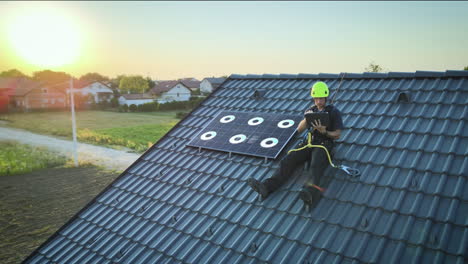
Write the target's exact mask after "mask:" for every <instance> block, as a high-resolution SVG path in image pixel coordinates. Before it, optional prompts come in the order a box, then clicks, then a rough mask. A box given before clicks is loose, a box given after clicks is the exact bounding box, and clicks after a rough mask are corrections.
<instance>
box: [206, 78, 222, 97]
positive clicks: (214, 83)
mask: <svg viewBox="0 0 468 264" xmlns="http://www.w3.org/2000/svg"><path fill="white" fill-rule="evenodd" d="M225 80H226V78H214V77H212V78H204V79H203V80H202V81H201V83H200V92H201V93H202V94H209V93H212V92H213V91H215V90H216V89H217V88H218V87H219V86H220V85H221V84H222V83H223V82H224V81H225Z"/></svg>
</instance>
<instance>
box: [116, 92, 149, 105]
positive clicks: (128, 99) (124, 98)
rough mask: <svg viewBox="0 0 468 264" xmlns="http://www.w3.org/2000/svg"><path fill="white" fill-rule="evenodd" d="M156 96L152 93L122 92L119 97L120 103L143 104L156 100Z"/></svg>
mask: <svg viewBox="0 0 468 264" xmlns="http://www.w3.org/2000/svg"><path fill="white" fill-rule="evenodd" d="M154 101H155V100H154V97H153V96H152V95H150V94H122V95H121V96H120V97H119V105H127V106H131V105H132V104H133V105H142V104H147V103H152V102H154Z"/></svg>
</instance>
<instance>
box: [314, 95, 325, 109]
mask: <svg viewBox="0 0 468 264" xmlns="http://www.w3.org/2000/svg"><path fill="white" fill-rule="evenodd" d="M314 103H315V105H316V106H317V107H318V108H324V107H325V105H326V104H327V98H326V97H315V98H314Z"/></svg>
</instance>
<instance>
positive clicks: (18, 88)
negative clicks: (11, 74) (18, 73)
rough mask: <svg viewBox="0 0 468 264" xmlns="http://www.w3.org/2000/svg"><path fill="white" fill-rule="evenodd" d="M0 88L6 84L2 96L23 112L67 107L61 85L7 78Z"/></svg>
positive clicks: (65, 96)
mask: <svg viewBox="0 0 468 264" xmlns="http://www.w3.org/2000/svg"><path fill="white" fill-rule="evenodd" d="M8 79H10V80H8V81H5V80H4V81H2V82H0V83H3V84H2V85H1V86H5V82H8V83H9V84H8V86H9V88H7V89H8V91H5V92H4V93H3V94H7V95H8V96H9V104H10V106H12V107H14V108H19V109H23V110H32V109H60V108H65V107H66V106H67V95H66V92H65V89H64V88H63V86H61V85H57V86H56V85H49V84H44V83H42V82H38V81H33V80H30V79H27V78H8Z"/></svg>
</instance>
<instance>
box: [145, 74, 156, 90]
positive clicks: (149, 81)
mask: <svg viewBox="0 0 468 264" xmlns="http://www.w3.org/2000/svg"><path fill="white" fill-rule="evenodd" d="M146 81H147V82H148V86H149V88H150V89H151V88H153V87H154V85H155V84H156V83H155V82H154V81H153V80H151V78H150V77H146Z"/></svg>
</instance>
